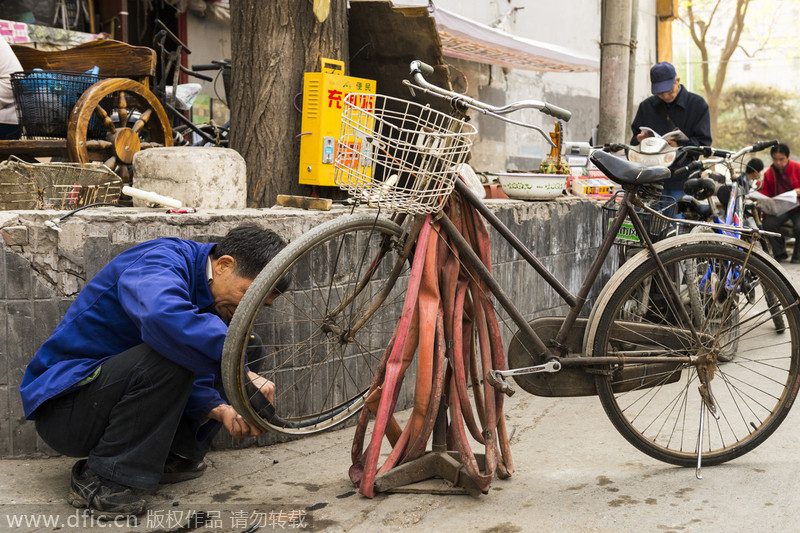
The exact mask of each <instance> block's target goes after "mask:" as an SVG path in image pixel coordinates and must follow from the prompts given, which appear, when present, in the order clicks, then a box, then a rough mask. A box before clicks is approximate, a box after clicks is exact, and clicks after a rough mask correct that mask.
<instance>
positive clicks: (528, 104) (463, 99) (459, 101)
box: [403, 60, 572, 146]
mask: <svg viewBox="0 0 800 533" xmlns="http://www.w3.org/2000/svg"><path fill="white" fill-rule="evenodd" d="M410 70H411V72H410V74H411V77H412V78H413V79H414V82H415V83H416V85H415V83H411V82H409V81H407V80H404V81H403V83H404V84H405V85H407V86H408V87H409V88H410V89H411V92H412V94H413V93H414V89H420V90H422V91H424V92H425V93H432V94H434V95H435V96H438V97H439V98H442V99H443V100H447V101H449V102H450V103H451V105H452V106H453V107H454V108H456V109H459V108H461V109H472V110H474V111H479V112H481V113H483V114H484V115H490V116H493V117H495V118H497V119H500V120H502V121H504V122H508V123H509V124H515V125H517V126H522V127H523V128H530V129H533V130H536V131H538V132H539V133H540V134H541V135H542V136H543V137H544V138H545V140H547V142H548V143H550V145H551V146H555V145H554V144H553V141H552V139H550V136H549V135H548V134H547V133H546V132H545V131H544V130H542V129H541V128H540V127H538V126H534V125H533V124H527V123H525V122H521V121H518V120H514V119H511V118H508V117H506V116H503V115H506V114H508V113H512V112H514V111H518V110H520V109H537V110H539V111H541V112H542V113H545V114H548V115H550V116H552V117H555V118H558V119H561V120H563V121H565V122H566V121H568V120H569V119H570V118H571V117H572V113H570V112H569V111H567V110H566V109H562V108H560V107H558V106H555V105H552V104H549V103H547V102H542V101H539V100H521V101H519V102H514V103H512V104H509V105H506V106H502V107H497V106H492V105H489V104H487V103H485V102H481V101H480V100H476V99H474V98H472V97H469V96H467V95H465V94H459V93H456V92H453V91H448V90H447V89H442V88H441V87H439V86H438V85H434V84H432V83H430V82H429V81H428V80H426V79H425V76H426V75H427V76H430V75H431V74H433V72H434V69H433V67H432V66H430V65H428V64H427V63H424V62H422V61H419V60H414V61H412V62H411V64H410Z"/></svg>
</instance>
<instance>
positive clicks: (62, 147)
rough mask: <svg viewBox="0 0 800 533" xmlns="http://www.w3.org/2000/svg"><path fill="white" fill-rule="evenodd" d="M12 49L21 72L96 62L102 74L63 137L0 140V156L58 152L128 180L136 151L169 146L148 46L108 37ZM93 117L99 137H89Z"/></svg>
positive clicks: (74, 112) (77, 107) (77, 69)
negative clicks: (99, 128)
mask: <svg viewBox="0 0 800 533" xmlns="http://www.w3.org/2000/svg"><path fill="white" fill-rule="evenodd" d="M12 48H13V49H14V53H15V54H16V55H17V58H18V59H19V62H20V63H21V65H22V68H23V70H24V71H30V70H33V69H34V68H40V69H42V70H45V71H48V70H49V71H69V72H86V71H87V70H90V69H92V68H93V67H95V66H96V67H98V68H99V75H100V76H102V77H104V79H101V80H100V81H98V82H97V83H95V84H94V85H92V86H91V87H90V88H89V89H88V90H87V91H86V92H84V93H83V95H82V96H81V98H80V99H79V100H78V102H77V103H76V104H75V107H74V108H73V110H72V113H71V114H70V117H69V123H68V125H67V135H66V137H65V138H59V139H25V138H23V139H20V140H14V141H0V159H6V158H7V157H8V156H9V155H12V154H13V155H17V156H20V157H24V156H30V157H34V158H35V157H44V156H60V157H65V158H67V159H68V160H69V161H73V162H80V163H85V162H88V161H103V162H105V163H106V164H107V165H108V166H109V167H110V168H111V169H112V170H115V171H116V172H117V173H118V174H120V175H121V176H122V177H123V180H125V181H127V177H128V176H129V170H130V168H129V167H130V164H131V163H132V161H133V156H134V154H135V153H136V152H138V151H139V150H141V149H143V148H150V147H154V146H172V130H171V128H170V121H169V118H168V116H167V113H166V111H165V110H164V108H163V106H162V105H161V102H159V100H158V98H156V96H155V95H154V94H153V92H152V91H151V89H150V80H151V78H152V77H153V76H154V75H155V72H156V60H157V57H156V52H155V51H154V50H152V49H151V48H147V47H143V46H132V45H129V44H127V43H123V42H120V41H113V40H99V41H90V42H87V43H84V44H81V45H79V46H76V47H74V48H70V49H68V50H59V51H53V52H45V51H42V50H37V49H35V48H31V47H28V46H21V45H13V46H12ZM110 102H113V103H110ZM93 116H96V117H97V120H100V121H101V124H102V131H103V133H104V138H94V139H92V138H89V132H88V130H89V122H90V120H91V119H92V117H93ZM134 119H135V120H134ZM101 137H102V136H101Z"/></svg>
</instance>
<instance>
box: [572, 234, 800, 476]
mask: <svg viewBox="0 0 800 533" xmlns="http://www.w3.org/2000/svg"><path fill="white" fill-rule="evenodd" d="M679 239H680V238H679ZM720 239H724V238H723V237H719V238H718V239H717V240H718V241H719V240H720ZM740 242H741V241H740ZM742 244H743V243H742ZM742 244H740V245H738V246H737V245H732V244H730V243H728V244H726V243H724V242H691V241H689V240H684V241H683V243H682V244H679V245H675V246H671V247H670V246H666V247H662V248H661V251H660V252H659V254H658V255H659V258H660V259H661V261H662V262H663V263H664V265H665V266H666V268H667V272H668V273H670V275H669V276H667V277H666V279H665V277H664V276H662V275H661V273H660V271H659V270H658V268H657V265H656V262H655V260H654V259H653V258H652V257H648V258H646V259H641V260H639V261H637V262H636V264H634V265H631V268H629V270H627V271H626V272H625V273H620V274H622V275H621V277H620V281H619V283H618V284H617V285H618V286H617V290H615V291H608V292H607V293H606V296H605V297H603V296H601V298H600V301H599V302H598V305H602V306H603V307H600V308H598V310H597V315H596V316H597V317H598V318H597V320H598V322H597V324H596V327H594V328H593V330H592V334H593V335H594V337H593V339H592V338H590V339H587V340H588V341H589V342H591V344H590V346H591V347H592V349H593V353H594V354H595V355H598V356H599V355H612V356H613V355H617V356H626V355H627V356H633V355H662V356H664V355H666V356H669V355H675V356H681V357H684V358H685V357H687V356H690V357H692V358H693V359H694V361H693V362H692V363H687V364H680V363H676V364H672V363H658V364H652V363H651V364H649V365H634V364H625V365H614V366H611V367H606V368H605V369H604V370H603V371H601V373H600V374H599V375H598V376H596V385H597V391H598V393H599V396H600V401H601V402H602V404H603V407H604V409H605V411H606V414H607V415H608V417H609V418H610V419H611V421H612V422H613V424H614V426H615V427H616V428H617V430H618V431H619V432H620V433H621V434H622V435H623V436H624V437H625V438H626V439H627V440H628V441H629V442H630V443H631V444H633V445H634V446H635V447H636V448H638V449H639V450H641V451H643V452H644V453H646V454H647V455H650V456H651V457H654V458H656V459H659V460H661V461H665V462H667V463H671V464H676V465H681V466H693V465H695V464H696V463H697V454H698V445H699V444H700V443H702V448H701V450H702V461H703V464H704V465H714V464H719V463H723V462H725V461H729V460H731V459H734V458H736V457H738V456H740V455H743V454H745V453H747V452H749V451H750V450H752V449H753V448H755V447H756V446H758V445H759V444H761V443H762V442H763V441H764V440H765V439H766V438H767V437H769V435H770V434H772V432H773V431H775V429H776V428H777V427H778V426H779V425H780V423H781V422H782V421H783V419H784V418H785V417H786V415H787V413H788V412H789V408H790V407H791V405H792V403H793V400H794V398H795V396H796V395H797V388H798V386H799V385H800V378H799V377H798V359H800V313H798V308H797V302H796V298H797V295H796V293H795V291H794V290H793V289H792V287H791V286H790V285H789V283H788V282H787V280H786V278H785V276H784V274H783V273H782V271H780V269H779V268H777V267H776V266H774V264H772V263H771V262H770V261H769V260H768V259H766V258H765V257H762V256H761V252H758V253H753V254H751V255H750V256H749V257H748V251H747V250H746V249H742V248H741V247H740V246H742ZM676 272H677V273H679V275H674V273H676ZM623 277H624V279H622V278H623ZM612 281H613V280H612ZM668 283H669V284H672V285H673V286H674V287H675V289H676V292H677V294H679V295H681V296H680V297H681V299H682V300H683V302H682V304H683V306H684V308H685V309H687V312H686V313H685V314H684V313H682V312H680V310H679V306H678V305H677V303H676V302H675V299H674V297H673V296H672V291H671V290H669V288H668V286H667V284H668ZM687 284H692V285H693V290H692V291H691V293H693V294H694V295H695V298H690V297H689V296H688V294H690V291H688V290H687V288H686V285H687ZM693 299H699V306H698V307H694V306H695V305H698V304H697V302H694V303H693V302H692V301H691V300H693ZM776 300H777V303H778V304H779V305H775V304H776ZM698 312H700V313H701V315H702V316H701V319H700V320H699V321H698V320H697V315H696V313H698ZM775 313H779V314H780V316H781V317H782V318H783V319H784V322H785V324H786V331H778V330H776V329H775V327H774V326H773V318H774V316H773V315H774V314H775ZM688 322H692V323H693V324H695V329H696V330H697V335H696V336H694V335H692V334H691V327H690V325H689V324H688ZM697 324H699V325H697ZM701 376H702V378H703V379H701ZM705 384H707V385H705ZM701 385H703V386H704V387H703V388H701ZM706 390H707V391H708V392H707V393H706V392H705V391H706ZM704 394H705V400H704ZM709 407H715V409H716V413H717V414H718V415H719V418H718V419H715V418H714V417H712V416H711V414H712V413H711V412H710V410H709V411H706V412H705V413H704V414H706V415H708V416H705V424H701V410H707V409H709ZM701 428H702V436H700V435H701Z"/></svg>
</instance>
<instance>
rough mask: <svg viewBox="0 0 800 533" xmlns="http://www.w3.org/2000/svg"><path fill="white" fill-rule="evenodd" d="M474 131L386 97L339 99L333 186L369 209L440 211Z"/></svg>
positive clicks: (446, 117)
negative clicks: (362, 202) (342, 107)
mask: <svg viewBox="0 0 800 533" xmlns="http://www.w3.org/2000/svg"><path fill="white" fill-rule="evenodd" d="M475 133H476V130H475V128H474V127H473V126H472V125H471V124H468V123H466V122H464V121H463V120H459V119H457V118H454V117H451V116H450V115H447V114H445V113H441V112H439V111H436V110H434V109H431V108H430V107H427V106H423V105H420V104H418V103H415V102H409V101H406V100H401V99H398V98H393V97H391V96H385V95H373V94H362V93H350V94H348V95H347V96H346V97H345V99H344V109H343V111H342V129H341V135H340V136H339V141H338V142H337V144H336V155H335V158H334V164H335V167H336V170H335V173H334V181H335V182H336V184H337V185H338V186H339V187H340V188H341V189H344V190H346V191H347V192H348V193H349V194H350V195H351V196H352V197H354V198H356V199H359V200H362V201H365V202H367V203H368V204H369V205H372V206H377V207H381V208H385V209H389V210H392V211H397V212H401V213H410V214H425V213H435V212H437V211H439V210H440V209H441V208H442V206H443V205H444V202H445V201H446V200H447V198H448V196H449V195H450V193H451V192H452V191H453V187H454V186H455V180H456V176H457V169H458V166H459V165H460V164H461V163H463V162H464V160H465V159H466V157H467V155H468V154H469V149H470V146H471V145H472V142H471V140H470V137H471V136H472V135H474V134H475Z"/></svg>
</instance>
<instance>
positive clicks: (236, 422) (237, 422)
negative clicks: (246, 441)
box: [208, 404, 263, 439]
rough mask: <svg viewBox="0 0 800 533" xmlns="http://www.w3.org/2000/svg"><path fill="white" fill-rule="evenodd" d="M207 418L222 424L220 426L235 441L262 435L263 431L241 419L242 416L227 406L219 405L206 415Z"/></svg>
mask: <svg viewBox="0 0 800 533" xmlns="http://www.w3.org/2000/svg"><path fill="white" fill-rule="evenodd" d="M208 418H211V419H213V420H216V421H218V422H222V425H223V426H225V429H227V430H228V433H230V434H231V436H232V437H233V438H235V439H243V438H245V437H255V436H256V435H261V434H262V433H263V431H261V430H260V429H258V428H257V427H255V426H254V425H252V424H250V423H248V422H247V421H246V420H245V419H244V418H242V416H241V415H240V414H239V413H237V412H236V409H234V408H233V407H231V406H230V405H227V404H221V405H218V406H216V407H215V408H213V409H212V410H211V411H210V412H209V413H208Z"/></svg>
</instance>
